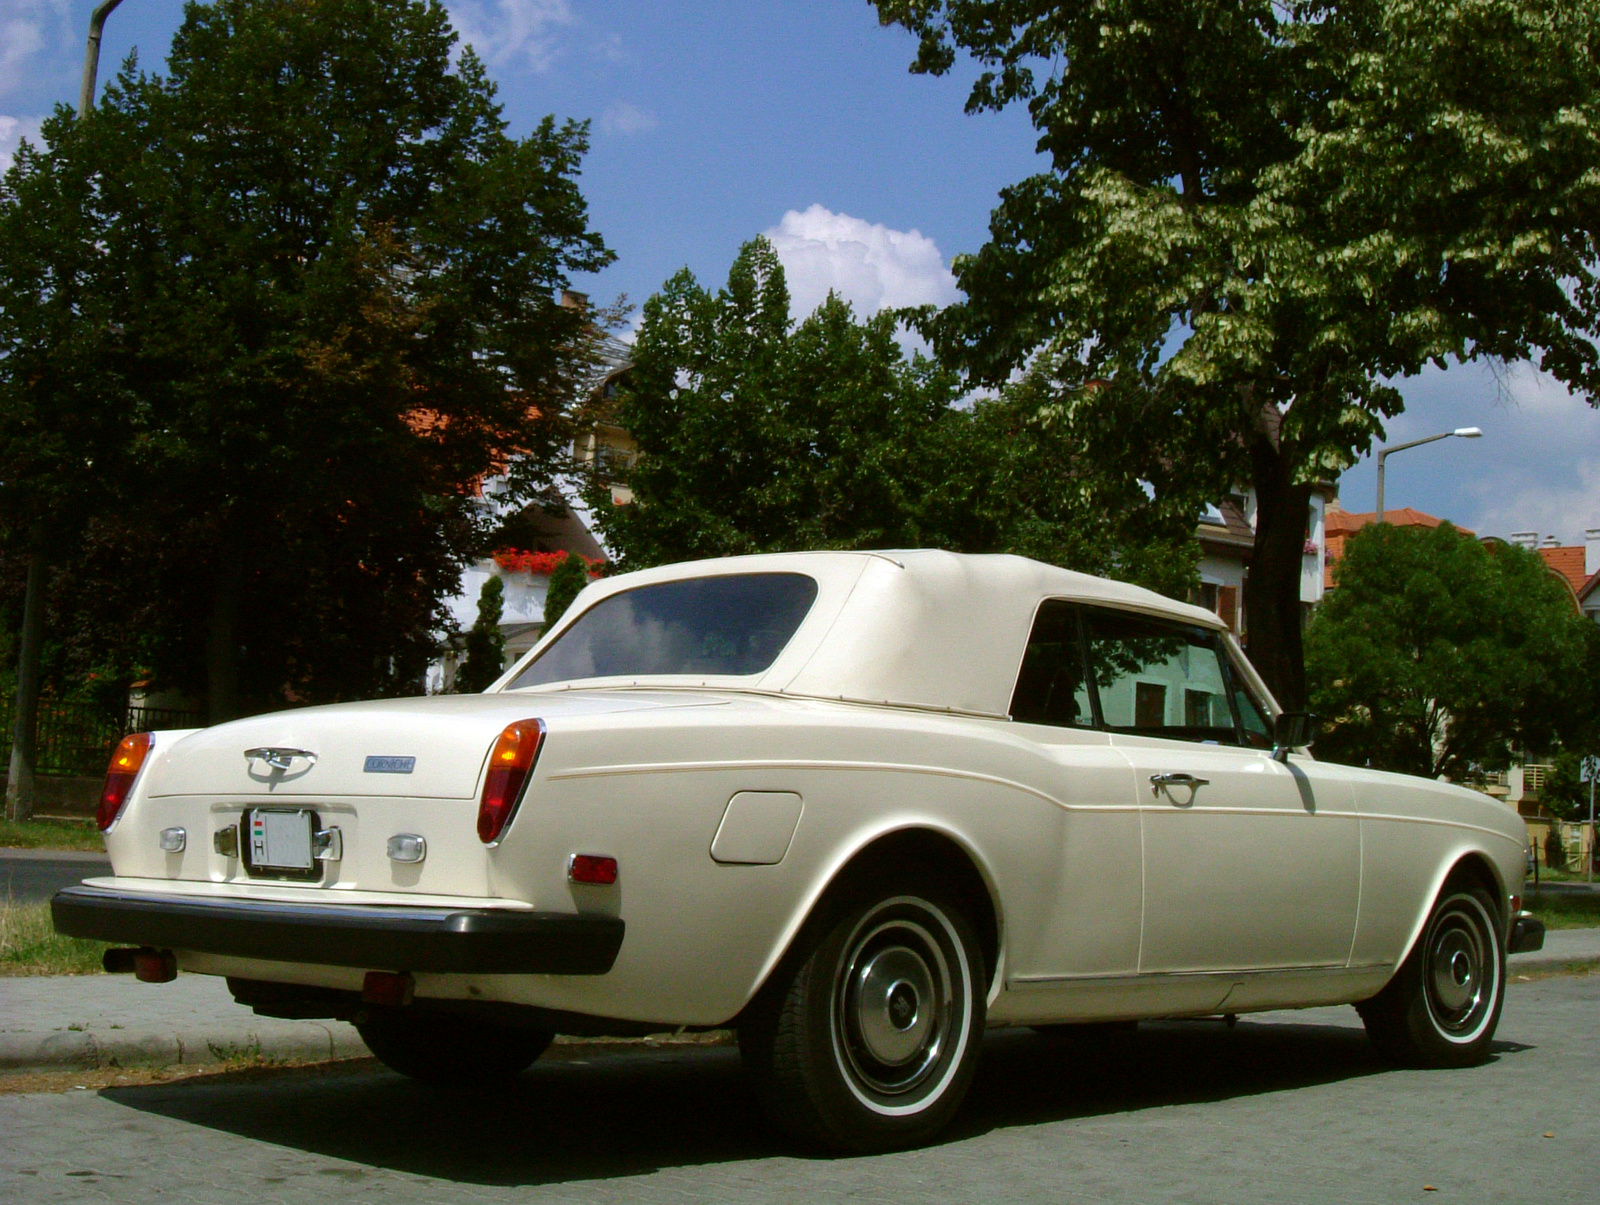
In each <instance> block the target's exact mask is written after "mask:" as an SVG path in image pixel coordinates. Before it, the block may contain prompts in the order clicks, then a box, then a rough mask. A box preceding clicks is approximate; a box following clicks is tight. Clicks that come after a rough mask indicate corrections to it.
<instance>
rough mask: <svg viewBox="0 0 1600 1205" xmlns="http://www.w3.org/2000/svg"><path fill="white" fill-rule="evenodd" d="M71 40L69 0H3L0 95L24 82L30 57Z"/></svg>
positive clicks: (69, 42)
mask: <svg viewBox="0 0 1600 1205" xmlns="http://www.w3.org/2000/svg"><path fill="white" fill-rule="evenodd" d="M72 40H73V28H72V11H71V5H70V3H69V0H5V4H4V12H3V13H0V96H6V95H9V94H10V93H12V92H16V91H19V90H20V89H21V88H22V87H23V86H24V85H25V84H26V83H27V82H28V77H29V76H30V74H37V72H35V71H33V70H31V60H32V59H33V58H34V57H35V56H36V55H39V54H40V53H41V52H44V51H59V50H62V49H64V48H66V47H68V46H70V45H71V43H72Z"/></svg>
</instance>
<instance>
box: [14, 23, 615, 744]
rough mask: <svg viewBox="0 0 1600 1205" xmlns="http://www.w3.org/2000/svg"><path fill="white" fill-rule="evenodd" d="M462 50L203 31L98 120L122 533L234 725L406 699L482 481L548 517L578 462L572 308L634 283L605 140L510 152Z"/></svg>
mask: <svg viewBox="0 0 1600 1205" xmlns="http://www.w3.org/2000/svg"><path fill="white" fill-rule="evenodd" d="M454 41H455V37H454V35H453V33H452V32H451V30H450V27H449V24H448V20H447V17H446V14H445V10H444V9H443V7H442V6H441V5H440V4H438V3H437V2H435V0H319V2H318V3H316V4H310V5H308V4H304V3H299V2H298V0H218V2H217V3H215V4H209V5H201V4H190V5H189V7H188V8H187V9H186V11H185V19H184V22H183V25H182V27H181V28H180V29H179V31H178V32H177V34H176V35H175V37H174V40H173V44H172V49H171V53H170V55H169V58H168V66H169V70H170V74H169V75H168V76H167V77H165V78H163V77H159V76H151V75H146V74H141V73H138V72H137V71H136V70H135V69H134V67H133V66H132V64H131V63H130V65H129V66H128V67H126V68H125V69H124V70H123V72H122V74H121V75H120V77H119V78H118V80H117V81H116V82H115V83H114V84H113V86H111V87H110V88H108V89H107V91H106V94H105V97H104V99H103V102H102V104H101V106H100V107H99V109H98V110H97V111H96V112H95V113H94V114H93V115H91V117H90V118H89V119H88V120H87V121H85V122H84V123H83V126H84V128H85V129H86V130H87V131H89V132H90V133H91V134H92V135H93V139H92V142H93V147H94V158H93V162H92V167H93V180H94V188H93V189H91V190H89V197H90V199H89V201H88V202H87V203H86V204H87V207H88V214H89V222H90V224H91V225H92V228H93V229H94V230H95V231H96V239H95V242H94V247H95V251H96V254H97V255H98V257H99V262H100V264H101V266H100V267H99V268H98V269H97V271H98V272H99V273H100V276H101V277H103V278H105V279H106V280H108V281H110V282H111V283H112V284H114V285H115V286H116V289H117V290H118V291H117V292H116V294H115V296H116V306H115V323H116V325H115V328H114V330H113V331H112V333H113V335H114V348H113V350H114V352H115V355H116V357H117V363H118V374H117V378H116V384H117V385H118V388H119V389H120V392H119V393H118V394H117V395H116V398H115V401H114V404H115V405H117V406H119V407H122V408H123V411H124V412H125V413H126V415H128V416H129V419H130V421H131V422H133V423H134V424H135V425H136V430H135V431H134V433H133V437H132V438H131V440H130V441H129V442H128V444H127V449H128V450H127V452H126V453H125V455H124V457H123V458H122V460H121V462H120V463H121V464H122V465H123V466H124V467H125V468H126V469H127V471H128V472H129V474H130V476H132V477H133V478H134V482H133V484H132V485H131V486H130V488H131V489H136V491H137V493H136V494H135V495H133V496H136V497H137V498H138V510H137V514H136V516H135V515H134V514H133V513H131V512H129V511H126V510H124V511H122V512H120V513H111V514H106V515H103V516H102V522H103V524H104V527H105V529H106V530H107V532H115V531H117V529H119V528H120V531H121V534H122V535H123V536H124V537H125V541H124V547H125V550H126V555H125V556H124V558H123V560H122V564H121V566H120V568H121V569H122V570H123V571H124V572H125V573H126V574H128V575H130V576H131V577H132V578H134V579H135V580H138V581H140V582H142V583H143V584H144V585H145V586H146V588H147V589H148V590H150V591H151V592H152V593H153V594H154V595H155V596H157V597H159V598H160V599H161V602H162V607H161V612H162V615H161V620H160V624H161V631H160V632H159V633H156V634H154V639H153V644H154V652H155V656H156V660H157V669H158V672H159V673H160V674H161V676H162V677H163V678H164V679H167V680H170V681H172V682H173V683H174V684H176V685H180V686H185V687H189V688H191V689H194V690H196V691H197V693H202V694H204V696H205V697H206V699H207V701H208V707H209V711H210V714H211V717H212V719H214V720H216V719H225V718H228V717H229V716H231V715H233V714H236V713H237V712H238V711H240V710H241V709H248V708H261V707H270V706H273V705H275V704H276V705H281V704H282V702H283V701H284V700H286V699H302V700H319V699H337V698H348V697H352V696H357V695H371V694H378V693H393V692H396V691H405V690H409V689H413V688H414V687H413V684H414V683H415V682H416V681H417V680H419V679H420V676H421V675H420V671H421V669H422V666H423V665H424V664H425V662H426V659H427V657H428V655H429V652H430V650H431V646H432V635H431V633H432V632H434V631H437V630H439V629H440V628H443V627H446V626H447V623H448V617H447V615H446V614H445V612H444V611H443V609H442V604H441V600H442V599H443V598H444V597H446V596H448V595H449V594H450V593H453V591H454V590H455V588H456V587H457V585H458V583H459V578H460V571H461V568H462V566H463V565H464V564H465V563H467V562H468V561H469V560H471V559H473V558H474V557H475V556H476V555H478V554H479V552H480V551H481V548H480V545H481V543H482V540H483V538H484V535H485V531H484V526H485V520H484V519H483V517H482V515H481V512H480V510H479V508H478V507H477V506H476V505H475V501H474V499H473V497H472V483H473V482H474V481H476V480H478V479H480V478H482V477H484V476H486V475H489V474H490V473H493V472H496V471H499V470H501V469H505V468H507V467H509V471H510V473H511V478H512V488H513V491H514V493H515V494H516V495H518V496H520V497H523V498H533V497H538V496H541V494H544V493H548V492H549V491H550V490H551V489H553V484H552V482H553V478H554V476H555V474H556V473H557V471H558V470H559V468H560V467H561V466H562V465H563V463H564V455H563V454H564V450H565V447H566V445H567V441H568V439H569V438H570V426H569V422H568V419H569V415H568V399H569V398H570V397H572V396H573V395H574V393H575V385H576V382H577V381H579V380H580V379H582V377H583V374H584V372H585V371H586V367H587V361H588V358H589V354H590V340H591V334H590V331H589V327H588V324H587V322H586V320H585V318H584V316H583V315H582V314H581V313H580V312H578V311H574V310H570V309H565V308H563V307H562V306H560V305H559V304H558V302H557V296H558V294H559V292H560V289H561V287H562V286H563V285H564V284H565V283H566V281H567V278H568V274H569V273H572V272H576V271H592V270H595V269H597V268H599V267H601V266H603V265H604V264H605V263H607V262H608V261H609V259H610V258H611V256H610V253H609V252H608V251H607V250H606V249H605V247H604V245H603V243H602V242H601V240H600V238H599V237H598V236H597V235H596V234H594V233H593V232H591V231H590V230H589V229H588V227H587V216H586V210H585V206H584V202H583V199H582V197H581V195H580V194H579V191H578V188H577V185H576V182H575V177H576V175H577V170H578V164H579V160H580V157H581V155H582V154H583V152H584V150H585V146H586V132H585V129H584V127H583V126H581V125H578V124H573V123H567V124H564V125H563V124H558V123H556V122H555V121H554V120H552V119H546V120H545V121H543V122H542V123H540V124H539V125H538V126H537V127H536V128H535V129H534V130H533V131H532V132H531V133H530V134H529V135H528V136H527V137H526V138H523V139H520V140H517V139H513V138H511V137H509V136H508V135H507V133H506V123H505V121H504V120H503V118H502V116H501V112H500V108H499V106H498V104H497V103H496V102H495V100H494V91H495V90H494V87H493V85H492V84H491V83H490V82H489V81H488V80H487V78H486V77H485V75H484V72H483V69H482V67H481V65H480V64H479V62H478V60H477V59H476V58H475V57H474V55H473V54H472V52H471V51H470V50H464V51H462V52H461V53H460V55H459V57H458V58H457V59H456V60H455V61H454V64H453V65H452V53H453V52H452V45H453V43H454ZM58 133H59V131H57V130H55V129H53V128H51V127H48V126H47V128H46V143H47V150H46V151H45V152H44V153H43V154H42V155H41V156H40V157H39V158H38V159H36V160H24V159H23V158H22V157H19V159H18V171H19V172H20V173H21V177H20V178H19V180H18V181H17V183H16V184H14V185H13V186H12V188H13V192H17V191H18V190H20V189H22V188H23V187H24V186H25V185H26V183H27V180H28V179H29V178H31V176H32V175H33V174H36V173H37V172H39V171H40V170H42V168H43V166H44V165H45V164H49V163H53V162H54V160H55V157H57V156H59V155H64V154H66V153H67V151H68V142H67V140H65V139H63V138H61V137H59V136H57V135H58ZM8 241H9V240H8ZM7 254H10V252H9V251H6V250H0V256H4V255H7ZM97 279H98V278H97ZM108 287H109V286H108ZM96 298H97V300H96V304H99V302H98V294H97V295H96ZM106 329H111V328H106V327H104V326H101V327H96V326H93V325H90V326H87V327H85V328H84V333H85V337H91V336H94V335H95V334H96V332H97V331H99V332H100V334H99V336H98V337H100V338H101V340H102V341H105V338H106V336H105V334H104V331H105V330H106ZM61 337H65V336H64V335H63V336H61ZM58 342H59V338H58ZM62 359H63V362H66V360H67V357H66V355H65V353H63V356H62ZM0 372H4V373H5V374H6V375H8V376H9V375H12V373H13V369H12V368H11V366H10V365H7V366H6V367H5V368H4V369H0ZM97 387H98V384H97ZM8 396H10V395H8ZM104 404H107V401H106V399H105V397H104V395H102V405H104ZM57 463H58V466H60V467H58V470H57V471H65V470H64V466H62V464H61V462H60V461H58V462H57Z"/></svg>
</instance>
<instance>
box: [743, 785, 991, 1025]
mask: <svg viewBox="0 0 1600 1205" xmlns="http://www.w3.org/2000/svg"><path fill="white" fill-rule="evenodd" d="M911 832H925V833H928V834H930V835H932V836H936V837H941V838H943V839H945V840H946V841H948V842H950V844H951V845H953V846H954V847H955V848H956V849H957V850H958V851H960V853H962V854H963V855H964V856H965V857H966V859H967V860H968V862H970V863H971V864H972V867H973V869H974V870H975V871H976V872H977V874H978V877H979V879H981V880H982V882H983V886H984V889H985V890H986V891H987V892H988V893H989V906H990V907H991V908H992V909H993V911H994V924H995V949H996V951H997V953H996V957H995V960H994V961H995V965H994V966H992V967H990V968H989V977H990V982H989V1003H990V1004H993V1003H994V999H995V997H996V996H997V995H999V993H1000V989H1001V986H1002V985H1003V984H1004V983H1005V949H1006V917H1005V906H1004V903H1003V902H1002V899H1001V896H1000V890H999V886H998V884H997V882H996V879H995V875H994V873H993V870H992V868H991V866H990V863H989V860H988V858H986V857H985V856H984V854H983V852H982V850H981V849H979V847H978V846H977V845H976V844H974V842H973V841H972V840H971V838H970V837H969V836H968V835H967V834H965V833H962V832H960V831H958V830H956V829H954V828H952V827H951V826H950V825H949V824H948V823H947V822H946V821H943V820H940V819H937V818H935V817H933V816H925V815H917V816H904V815H902V816H896V817H892V818H886V819H884V820H882V821H880V822H879V823H878V824H876V825H873V826H872V827H868V828H862V829H858V830H856V831H855V832H853V833H851V834H850V837H849V839H848V840H847V841H844V842H841V843H840V845H839V846H838V847H837V848H836V849H835V851H834V853H833V856H832V857H831V858H829V859H828V860H827V861H825V862H823V863H821V864H820V865H819V866H818V868H817V872H816V874H815V875H813V877H812V879H811V881H810V882H809V884H808V885H807V887H806V890H805V891H804V892H802V893H801V894H800V895H799V897H798V898H797V899H796V902H795V906H794V908H793V909H792V910H791V911H790V913H789V915H788V918H787V919H786V921H785V923H784V925H783V927H782V929H781V930H780V931H779V933H778V936H777V938H776V940H775V941H774V942H773V944H772V948H771V949H770V950H769V952H768V954H767V957H766V960H765V962H764V963H763V964H762V966H761V969H760V972H759V973H758V974H757V976H756V979H755V983H754V985H753V986H752V988H751V992H750V997H749V999H750V1000H754V999H755V998H756V997H758V996H759V995H760V993H761V991H762V990H763V989H764V988H765V987H766V985H767V983H768V982H769V981H770V980H771V978H772V975H773V973H774V971H776V970H777V969H778V967H779V966H780V965H781V964H782V963H783V962H784V961H785V960H786V959H787V958H788V957H789V955H790V953H791V952H792V951H793V950H794V948H795V942H796V941H797V940H798V939H799V938H800V936H801V934H802V931H803V930H804V928H805V926H806V923H807V922H808V921H809V920H810V919H811V918H812V916H813V915H814V914H815V913H816V911H817V908H818V906H819V905H820V904H821V903H822V902H823V899H824V897H825V896H826V895H827V894H828V892H829V891H830V890H831V889H832V888H833V887H834V886H835V885H836V884H837V883H839V882H840V880H841V879H842V878H843V877H844V875H845V874H846V873H848V871H849V870H850V868H851V867H852V866H853V865H854V864H855V863H856V862H857V860H858V859H860V858H861V857H862V856H863V855H864V854H866V853H867V851H868V850H869V849H871V847H872V846H874V845H875V844H877V843H878V842H880V841H882V840H883V839H884V838H886V837H892V836H895V835H897V834H900V833H911Z"/></svg>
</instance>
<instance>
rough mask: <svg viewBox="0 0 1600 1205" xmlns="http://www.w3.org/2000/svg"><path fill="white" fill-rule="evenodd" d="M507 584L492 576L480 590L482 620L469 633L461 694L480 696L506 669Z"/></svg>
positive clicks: (458, 684) (460, 679)
mask: <svg viewBox="0 0 1600 1205" xmlns="http://www.w3.org/2000/svg"><path fill="white" fill-rule="evenodd" d="M505 597H506V584H505V582H503V581H502V580H501V579H500V578H499V577H498V576H497V575H491V576H490V578H489V580H488V581H486V582H484V583H483V589H482V590H480V591H478V618H477V619H476V620H474V621H473V624H472V627H471V628H469V629H468V630H467V639H466V654H467V655H466V657H465V658H464V659H463V660H462V662H461V668H460V669H458V670H456V682H455V688H456V692H457V693H458V694H478V693H480V692H482V691H483V690H484V689H485V688H487V687H488V686H489V685H490V683H492V682H493V681H494V680H495V679H496V678H498V677H499V676H500V675H501V673H502V672H503V671H504V669H505V659H506V638H505V637H504V636H503V635H501V633H500V616H501V615H502V614H504V611H505Z"/></svg>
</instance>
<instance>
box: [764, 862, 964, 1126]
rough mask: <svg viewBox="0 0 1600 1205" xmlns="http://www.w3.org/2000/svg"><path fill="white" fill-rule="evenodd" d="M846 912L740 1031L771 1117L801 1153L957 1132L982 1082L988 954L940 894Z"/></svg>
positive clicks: (928, 892) (878, 901) (892, 899)
mask: <svg viewBox="0 0 1600 1205" xmlns="http://www.w3.org/2000/svg"><path fill="white" fill-rule="evenodd" d="M838 911H839V912H842V915H837V919H836V920H834V922H833V923H832V924H831V925H826V926H818V927H817V930H818V931H820V936H817V937H814V939H813V940H812V941H811V942H810V943H809V944H808V945H805V946H802V948H801V950H800V952H799V955H800V956H799V958H798V959H797V965H796V963H790V964H789V966H790V967H791V968H793V969H792V970H790V971H788V972H787V973H784V972H782V971H780V974H779V976H778V977H777V980H776V982H775V983H774V984H772V985H769V989H768V990H767V992H766V994H765V997H764V1007H763V1006H759V1005H758V1007H757V1008H756V1009H755V1010H753V1013H752V1015H750V1016H749V1018H748V1021H747V1023H742V1024H741V1025H740V1028H739V1047H740V1051H741V1053H742V1055H743V1058H744V1061H745V1066H746V1068H747V1069H748V1071H749V1072H750V1074H751V1076H752V1078H753V1080H754V1082H755V1086H756V1090H757V1094H758V1095H759V1096H760V1097H761V1099H762V1102H763V1103H764V1104H765V1106H766V1108H767V1111H768V1113H769V1114H770V1115H771V1117H772V1118H773V1120H774V1121H775V1122H777V1123H778V1125H779V1126H780V1127H782V1128H783V1129H785V1130H787V1131H789V1132H790V1133H791V1134H793V1135H794V1136H796V1137H798V1138H800V1139H801V1140H802V1141H805V1142H808V1143H812V1144H815V1145H819V1146H824V1147H829V1148H834V1149H845V1150H853V1151H882V1150H893V1149H896V1148H899V1147H905V1146H909V1145H912V1144H914V1143H917V1142H921V1141H923V1140H925V1139H927V1138H928V1137H930V1136H931V1135H933V1134H934V1133H935V1132H936V1131H938V1130H939V1129H940V1128H942V1127H943V1126H944V1125H945V1124H946V1123H947V1122H948V1121H949V1120H950V1118H951V1116H952V1115H953V1114H954V1113H955V1111H956V1109H957V1107H958V1106H959V1105H960V1104H961V1099H962V1097H963V1096H965V1095H966V1091H967V1087H968V1085H969V1084H970V1083H971V1081H972V1073H973V1070H974V1068H975V1067H976V1065H977V1057H978V1045H979V1042H980V1040H981V1039H982V1036H983V1027H984V1018H985V1015H986V1004H987V1001H986V994H987V987H988V973H987V970H986V967H985V962H984V956H983V948H982V946H981V945H980V944H979V942H978V940H977V936H976V934H975V932H974V929H973V926H972V922H971V921H970V920H969V919H968V916H967V913H966V911H965V910H964V909H963V908H962V907H961V906H960V905H959V904H957V903H956V902H954V901H953V900H950V899H948V898H946V896H945V895H944V893H942V892H940V891H939V890H937V889H936V888H933V887H932V886H931V885H924V886H922V887H921V888H919V889H912V890H906V891H904V892H897V893H895V894H892V895H885V896H881V897H879V898H875V899H869V900H864V901H859V900H858V901H857V902H855V903H853V904H850V905H847V906H844V907H843V908H841V909H839V910H838Z"/></svg>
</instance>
